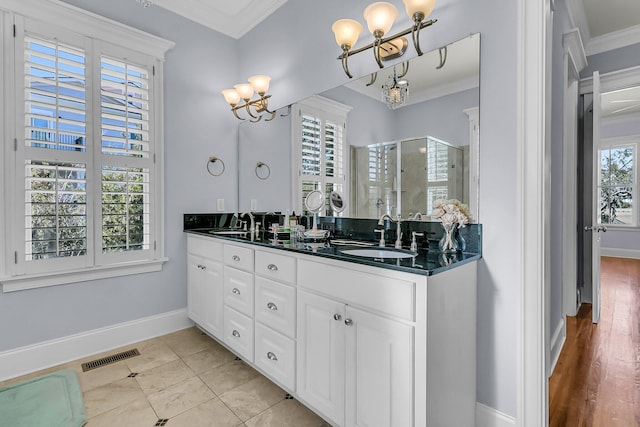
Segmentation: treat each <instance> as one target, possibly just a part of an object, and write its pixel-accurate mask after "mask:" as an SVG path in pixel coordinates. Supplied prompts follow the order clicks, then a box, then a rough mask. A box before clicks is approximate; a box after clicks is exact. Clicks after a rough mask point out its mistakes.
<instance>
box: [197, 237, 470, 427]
mask: <svg viewBox="0 0 640 427" xmlns="http://www.w3.org/2000/svg"><path fill="white" fill-rule="evenodd" d="M188 248H189V255H188V258H189V266H188V291H189V298H188V303H189V307H188V313H189V317H190V318H191V319H193V320H194V322H196V323H197V324H198V325H199V326H200V327H202V328H203V330H205V331H206V332H208V333H210V334H211V335H212V336H214V337H215V338H217V339H218V340H220V341H221V342H222V343H223V344H225V345H226V346H227V347H229V348H230V349H231V350H232V351H234V352H235V353H236V354H238V355H239V356H240V357H242V358H243V360H245V361H246V362H247V363H248V364H250V365H251V366H253V367H255V368H256V369H258V370H260V371H261V372H263V373H264V374H265V375H266V376H267V377H269V378H270V379H272V380H273V381H274V382H276V383H277V384H279V385H280V386H281V387H283V388H285V389H286V390H287V391H288V392H290V393H291V394H292V395H293V396H294V397H295V398H297V399H299V400H300V401H301V402H302V403H304V404H305V405H307V406H308V407H309V408H310V409H311V410H313V411H315V412H317V413H318V414H319V415H321V416H322V417H324V418H325V419H326V420H327V421H329V422H331V424H333V425H335V426H340V427H342V426H347V427H355V426H360V427H362V426H367V427H376V426H380V427H425V426H473V425H474V424H475V407H476V395H475V388H476V369H475V367H476V282H477V279H476V270H477V262H476V261H472V262H468V263H461V264H460V265H457V266H455V267H454V268H450V269H448V270H446V271H443V272H440V273H438V274H436V275H433V276H426V275H423V274H413V273H409V272H405V271H398V270H394V269H389V268H384V267H377V266H373V265H364V264H360V263H357V262H348V261H342V260H337V259H332V258H327V257H322V256H313V255H309V254H304V253H298V252H292V251H285V250H281V249H278V248H268V247H263V246H259V245H252V244H250V243H241V242H238V243H236V242H230V241H228V240H225V239H217V238H211V237H199V236H192V235H189V237H188Z"/></svg>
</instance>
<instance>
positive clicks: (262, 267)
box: [256, 251, 296, 283]
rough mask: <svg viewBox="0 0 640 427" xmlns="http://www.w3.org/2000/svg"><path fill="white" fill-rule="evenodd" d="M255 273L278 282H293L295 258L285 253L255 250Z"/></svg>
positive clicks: (294, 277) (294, 278)
mask: <svg viewBox="0 0 640 427" xmlns="http://www.w3.org/2000/svg"><path fill="white" fill-rule="evenodd" d="M256 273H257V274H259V275H261V276H264V277H268V278H270V279H274V280H277V281H279V282H287V283H295V280H296V259H295V258H294V257H291V256H287V255H280V254H273V253H270V252H262V251H256Z"/></svg>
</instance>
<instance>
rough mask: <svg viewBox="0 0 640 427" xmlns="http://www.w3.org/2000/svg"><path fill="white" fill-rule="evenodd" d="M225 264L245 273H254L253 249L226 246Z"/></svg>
mask: <svg viewBox="0 0 640 427" xmlns="http://www.w3.org/2000/svg"><path fill="white" fill-rule="evenodd" d="M224 263H225V264H227V265H231V266H233V267H235V268H239V269H241V270H245V271H253V249H249V248H242V247H240V246H233V245H224Z"/></svg>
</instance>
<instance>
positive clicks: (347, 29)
mask: <svg viewBox="0 0 640 427" xmlns="http://www.w3.org/2000/svg"><path fill="white" fill-rule="evenodd" d="M402 1H403V3H404V5H405V9H406V11H407V15H409V17H410V18H411V19H412V20H413V25H412V26H411V27H409V28H407V29H405V30H403V31H400V32H398V33H396V34H394V35H391V36H388V37H384V35H385V34H387V33H388V32H389V30H390V29H391V26H392V25H393V21H395V19H396V18H397V17H398V9H397V8H396V7H395V6H394V5H392V4H391V3H387V2H376V3H371V4H370V5H369V6H367V8H366V9H365V10H364V19H365V20H366V21H367V28H368V29H369V31H370V32H371V34H372V35H373V37H374V38H375V40H374V42H373V43H370V44H368V45H366V46H363V47H361V48H358V49H354V50H351V48H352V47H353V46H354V45H355V44H356V42H357V41H358V37H360V33H362V25H361V24H360V23H359V22H358V21H356V20H353V19H340V20H338V21H336V22H334V23H333V25H332V26H331V30H333V33H334V35H335V38H336V43H338V46H340V48H341V49H342V55H340V56H339V57H338V59H339V60H341V61H342V69H343V70H344V72H345V74H346V75H347V76H348V77H349V78H352V77H353V76H352V75H351V72H349V64H348V60H349V56H351V55H355V54H357V53H360V52H364V51H365V50H367V49H371V48H372V50H373V57H374V59H375V60H376V63H377V64H378V66H379V67H380V68H383V66H382V60H385V59H391V58H392V57H389V56H386V55H385V50H388V49H390V50H391V51H393V52H394V55H393V57H398V56H401V55H402V54H404V52H405V50H406V39H405V38H404V37H403V36H406V35H408V34H411V38H412V39H413V46H414V47H415V48H416V52H417V53H418V56H421V55H422V50H421V49H420V30H421V29H423V28H425V27H428V26H430V25H433V24H434V23H435V22H436V21H437V20H436V19H431V20H429V21H425V18H426V17H427V16H429V14H430V13H431V11H432V10H433V6H434V5H435V0H402ZM400 46H402V48H400Z"/></svg>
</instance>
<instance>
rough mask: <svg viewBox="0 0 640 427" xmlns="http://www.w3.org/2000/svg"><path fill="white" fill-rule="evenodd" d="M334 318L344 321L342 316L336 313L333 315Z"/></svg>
mask: <svg viewBox="0 0 640 427" xmlns="http://www.w3.org/2000/svg"><path fill="white" fill-rule="evenodd" d="M333 318H334V319H335V320H340V319H342V316H341V315H339V314H337V313H336V314H334V315H333Z"/></svg>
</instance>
